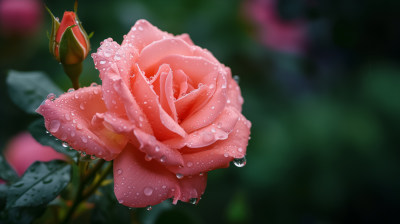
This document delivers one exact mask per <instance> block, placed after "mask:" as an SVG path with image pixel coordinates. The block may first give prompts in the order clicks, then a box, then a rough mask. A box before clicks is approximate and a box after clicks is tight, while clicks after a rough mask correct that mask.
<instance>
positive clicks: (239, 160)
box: [233, 157, 246, 167]
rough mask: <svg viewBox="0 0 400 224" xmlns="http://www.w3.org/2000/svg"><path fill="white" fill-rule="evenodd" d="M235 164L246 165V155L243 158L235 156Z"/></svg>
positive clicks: (238, 165)
mask: <svg viewBox="0 0 400 224" xmlns="http://www.w3.org/2000/svg"><path fill="white" fill-rule="evenodd" d="M233 164H235V166H237V167H244V166H245V165H246V157H243V158H235V159H234V160H233Z"/></svg>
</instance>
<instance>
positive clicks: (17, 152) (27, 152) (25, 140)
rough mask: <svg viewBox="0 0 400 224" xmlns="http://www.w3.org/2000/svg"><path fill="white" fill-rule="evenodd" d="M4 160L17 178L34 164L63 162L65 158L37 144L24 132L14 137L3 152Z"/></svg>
mask: <svg viewBox="0 0 400 224" xmlns="http://www.w3.org/2000/svg"><path fill="white" fill-rule="evenodd" d="M4 158H5V159H6V160H7V162H8V163H9V164H10V166H11V167H12V168H14V170H15V171H16V172H17V174H18V175H19V176H22V174H24V172H25V171H26V170H27V169H28V167H29V166H30V165H31V164H32V163H34V162H36V161H42V162H47V161H51V160H54V159H62V160H65V159H66V157H65V156H64V155H63V154H61V153H58V152H56V151H55V150H54V149H53V148H51V147H50V146H44V145H41V144H40V143H38V142H37V141H36V140H35V139H34V138H33V137H32V136H31V135H30V134H29V133H27V132H24V133H21V134H19V135H17V136H16V137H14V138H13V139H12V140H11V141H10V142H9V143H8V145H7V146H6V149H5V150H4Z"/></svg>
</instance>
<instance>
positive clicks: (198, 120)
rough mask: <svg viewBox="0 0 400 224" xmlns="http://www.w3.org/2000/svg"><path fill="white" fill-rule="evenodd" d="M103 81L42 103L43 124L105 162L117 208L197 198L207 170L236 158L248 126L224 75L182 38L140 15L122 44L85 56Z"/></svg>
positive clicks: (208, 56)
mask: <svg viewBox="0 0 400 224" xmlns="http://www.w3.org/2000/svg"><path fill="white" fill-rule="evenodd" d="M92 57H93V59H94V63H95V65H96V68H97V69H98V70H99V71H100V78H101V79H102V86H98V85H96V84H92V85H91V86H90V87H85V88H80V89H78V90H76V91H73V92H68V93H65V94H63V95H61V96H60V97H59V98H58V99H56V100H51V99H48V100H46V101H45V103H44V104H43V105H41V106H40V107H39V108H38V110H37V111H38V113H40V114H42V115H43V116H44V118H45V125H46V128H47V129H48V130H49V131H50V132H51V133H52V134H53V135H54V136H56V137H57V138H59V139H61V140H63V141H65V142H68V144H69V145H70V146H72V147H74V148H75V149H76V150H81V151H84V152H86V153H87V154H91V155H95V156H97V157H100V158H103V159H105V160H114V191H115V195H116V197H117V199H118V201H119V202H120V203H121V204H124V205H126V206H130V207H145V206H148V205H154V204H158V203H160V202H162V201H163V200H165V199H168V198H173V203H177V201H178V200H181V201H185V202H188V201H192V202H193V200H194V199H196V200H197V199H199V198H200V196H201V195H202V194H203V193H204V190H205V187H206V182H207V172H208V171H211V170H214V169H218V168H225V167H228V166H229V163H230V162H231V161H232V160H233V159H234V158H243V157H244V156H245V154H246V147H247V144H248V139H249V135H250V126H251V123H250V122H249V121H248V120H247V119H246V118H245V117H244V116H243V115H242V114H241V108H242V103H243V98H242V96H241V93H240V89H239V87H238V85H237V83H236V82H235V81H234V80H233V79H232V76H231V71H230V69H229V68H228V67H225V66H224V65H222V64H221V63H220V62H218V60H217V59H215V58H214V56H213V55H212V54H211V53H210V52H209V51H207V50H205V49H202V48H200V47H198V46H196V45H194V44H193V42H192V41H191V40H190V38H189V36H188V35H187V34H183V35H179V36H173V35H171V34H169V33H166V32H163V31H160V30H159V29H157V28H156V27H154V26H153V25H151V24H150V23H149V22H147V21H146V20H139V21H137V22H136V24H135V26H133V27H132V29H131V30H130V32H129V33H128V34H127V35H126V36H124V40H123V42H122V44H121V45H119V44H118V43H116V42H114V41H113V40H112V39H111V38H109V39H107V40H105V41H104V42H102V44H101V46H100V48H99V49H98V51H97V53H94V54H92Z"/></svg>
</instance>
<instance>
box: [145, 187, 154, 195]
mask: <svg viewBox="0 0 400 224" xmlns="http://www.w3.org/2000/svg"><path fill="white" fill-rule="evenodd" d="M143 193H144V195H146V196H151V195H152V194H153V188H152V187H146V188H144V190H143Z"/></svg>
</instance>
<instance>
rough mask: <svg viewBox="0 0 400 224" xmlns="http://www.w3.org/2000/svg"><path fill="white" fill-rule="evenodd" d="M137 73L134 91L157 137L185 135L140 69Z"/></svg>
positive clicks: (161, 138) (162, 138)
mask: <svg viewBox="0 0 400 224" xmlns="http://www.w3.org/2000/svg"><path fill="white" fill-rule="evenodd" d="M135 73H137V74H136V81H135V82H134V83H133V88H132V92H133V95H134V97H135V99H136V101H137V102H138V104H139V106H140V107H141V108H142V110H143V112H144V113H145V114H146V115H147V118H148V120H149V123H150V124H151V126H152V128H153V132H154V135H155V136H156V137H157V139H160V140H164V139H168V138H174V137H178V136H181V137H185V136H186V132H185V131H184V130H183V129H182V128H181V127H180V126H179V124H178V123H176V122H175V121H174V120H173V119H172V118H171V117H170V116H169V115H168V114H167V113H166V112H165V111H164V109H163V108H162V107H161V106H160V102H159V99H158V96H157V95H156V93H155V92H154V90H153V89H151V87H150V85H149V83H148V82H147V81H146V78H145V76H144V75H143V73H142V72H141V71H140V69H139V68H137V71H135Z"/></svg>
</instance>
